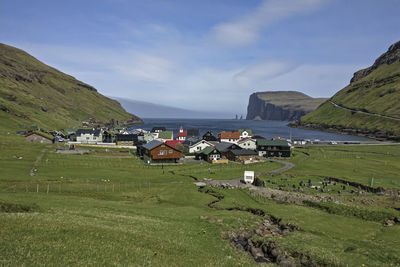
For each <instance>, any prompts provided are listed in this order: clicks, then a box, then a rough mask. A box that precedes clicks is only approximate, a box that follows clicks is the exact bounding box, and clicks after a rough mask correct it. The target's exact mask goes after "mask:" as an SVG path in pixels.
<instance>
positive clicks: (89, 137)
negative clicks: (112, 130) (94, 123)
mask: <svg viewBox="0 0 400 267" xmlns="http://www.w3.org/2000/svg"><path fill="white" fill-rule="evenodd" d="M76 141H77V142H78V143H81V144H97V143H102V142H103V133H102V132H101V131H100V130H95V129H79V130H77V131H76Z"/></svg>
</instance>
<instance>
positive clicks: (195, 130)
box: [187, 129, 200, 136]
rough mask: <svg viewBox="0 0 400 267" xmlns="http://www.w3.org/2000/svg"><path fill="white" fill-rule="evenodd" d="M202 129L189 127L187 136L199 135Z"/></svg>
mask: <svg viewBox="0 0 400 267" xmlns="http://www.w3.org/2000/svg"><path fill="white" fill-rule="evenodd" d="M199 135H200V131H199V129H188V130H187V136H199Z"/></svg>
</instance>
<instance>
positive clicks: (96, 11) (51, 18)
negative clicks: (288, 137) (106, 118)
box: [0, 0, 400, 114]
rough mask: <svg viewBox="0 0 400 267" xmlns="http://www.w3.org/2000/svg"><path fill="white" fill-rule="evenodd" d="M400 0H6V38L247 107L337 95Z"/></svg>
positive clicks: (102, 77)
mask: <svg viewBox="0 0 400 267" xmlns="http://www.w3.org/2000/svg"><path fill="white" fill-rule="evenodd" d="M399 11H400V1H399V0H351V1H348V0H301V1H300V0H218V1H216V0H201V1H199V0H197V1H195V0H174V1H173V0H152V1H143V0H140V1H136V0H131V1H130V0H85V1H82V0H69V1H54V0H47V1H46V0H35V1H31V0H0V42H1V43H5V44H8V45H12V46H16V47H18V48H21V49H23V50H25V51H27V52H28V53H30V54H31V55H33V56H34V57H36V58H37V59H39V60H41V61H42V62H44V63H46V64H48V65H50V66H53V67H55V68H57V69H59V70H60V71H62V72H65V73H67V74H70V75H72V76H74V77H75V78H77V79H79V80H81V81H84V82H86V83H88V84H91V85H93V86H94V87H96V88H97V90H98V91H99V92H100V93H102V94H104V95H107V96H113V97H120V98H128V99H133V100H139V101H146V102H152V103H156V104H163V105H169V106H174V107H179V108H185V109H194V110H201V111H211V112H214V111H215V112H228V113H230V112H231V113H232V114H236V113H239V114H246V108H247V104H248V98H249V95H250V94H252V93H253V92H260V91H279V90H296V91H301V92H303V93H306V94H308V95H310V96H312V97H331V96H332V95H333V94H334V93H336V92H337V91H339V90H340V89H342V88H343V87H345V86H346V85H347V84H348V83H349V80H350V78H351V77H352V74H353V73H354V72H355V71H357V70H359V69H361V68H365V67H368V66H370V65H371V64H372V63H373V62H374V60H375V59H376V58H377V57H378V56H379V55H381V54H382V53H384V52H385V51H386V50H387V49H388V47H389V46H390V45H391V44H392V43H394V42H396V41H399V40H400V26H399V25H400V16H399Z"/></svg>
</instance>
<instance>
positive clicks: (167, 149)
mask: <svg viewBox="0 0 400 267" xmlns="http://www.w3.org/2000/svg"><path fill="white" fill-rule="evenodd" d="M140 150H141V153H142V156H143V160H144V162H146V163H149V164H151V163H176V162H177V161H178V160H179V159H180V158H181V157H182V153H181V152H180V151H179V150H177V149H176V148H174V147H172V146H169V145H167V144H164V143H163V142H161V141H158V140H153V141H151V142H149V143H147V144H145V145H142V146H141V148H140Z"/></svg>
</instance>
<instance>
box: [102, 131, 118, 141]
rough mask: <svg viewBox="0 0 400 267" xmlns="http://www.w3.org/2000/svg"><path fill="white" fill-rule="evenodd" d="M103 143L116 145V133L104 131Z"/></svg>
mask: <svg viewBox="0 0 400 267" xmlns="http://www.w3.org/2000/svg"><path fill="white" fill-rule="evenodd" d="M103 143H115V133H114V132H112V131H104V132H103Z"/></svg>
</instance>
